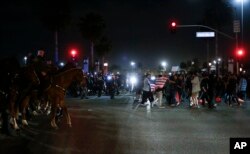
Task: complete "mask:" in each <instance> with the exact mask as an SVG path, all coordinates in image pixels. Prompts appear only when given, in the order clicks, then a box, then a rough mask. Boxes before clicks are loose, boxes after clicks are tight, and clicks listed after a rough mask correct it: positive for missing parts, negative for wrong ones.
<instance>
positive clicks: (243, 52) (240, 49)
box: [236, 48, 245, 58]
mask: <svg viewBox="0 0 250 154" xmlns="http://www.w3.org/2000/svg"><path fill="white" fill-rule="evenodd" d="M244 55H245V51H244V49H242V48H239V49H237V50H236V56H237V57H238V58H242V57H243V56H244Z"/></svg>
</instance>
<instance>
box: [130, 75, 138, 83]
mask: <svg viewBox="0 0 250 154" xmlns="http://www.w3.org/2000/svg"><path fill="white" fill-rule="evenodd" d="M136 82H137V79H136V77H135V76H132V77H131V78H130V83H132V84H135V83H136Z"/></svg>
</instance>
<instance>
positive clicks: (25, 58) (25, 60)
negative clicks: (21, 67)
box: [23, 56, 28, 65]
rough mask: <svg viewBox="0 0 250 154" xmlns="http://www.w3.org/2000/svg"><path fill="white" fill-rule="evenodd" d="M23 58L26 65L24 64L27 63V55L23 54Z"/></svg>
mask: <svg viewBox="0 0 250 154" xmlns="http://www.w3.org/2000/svg"><path fill="white" fill-rule="evenodd" d="M23 60H24V64H25V65H26V64H27V60H28V57H27V56H24V57H23Z"/></svg>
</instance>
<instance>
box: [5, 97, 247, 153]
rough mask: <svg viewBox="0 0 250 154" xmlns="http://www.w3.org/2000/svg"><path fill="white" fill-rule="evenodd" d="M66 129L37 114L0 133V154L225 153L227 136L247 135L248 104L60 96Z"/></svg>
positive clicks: (227, 144)
mask: <svg viewBox="0 0 250 154" xmlns="http://www.w3.org/2000/svg"><path fill="white" fill-rule="evenodd" d="M66 102H67V106H68V109H69V113H70V114H71V118H72V128H69V127H68V126H67V125H66V122H65V120H62V121H60V123H59V129H57V130H54V129H52V128H51V127H50V123H49V116H46V115H38V116H35V117H33V118H32V119H31V120H30V121H29V124H30V125H29V127H26V128H22V130H21V132H20V134H19V135H18V134H17V133H16V132H14V131H12V133H11V134H12V136H6V135H3V134H0V154H9V153H13V154H17V153H18V154H20V153H25V154H61V153H62V154H229V139H230V137H250V125H249V121H250V112H249V110H250V105H249V102H246V103H245V104H244V105H243V106H241V107H237V106H233V107H229V106H227V105H226V104H225V103H220V104H218V106H217V108H216V109H208V108H207V107H201V108H200V109H191V108H189V106H188V104H187V103H182V104H181V105H180V106H178V107H168V106H166V108H161V109H159V108H157V107H154V108H151V109H150V110H146V107H142V106H137V103H133V96H132V95H130V94H123V95H120V96H116V97H115V99H114V100H111V99H110V98H109V97H108V96H102V97H100V98H99V97H96V96H91V97H90V98H89V99H83V100H81V99H79V98H66Z"/></svg>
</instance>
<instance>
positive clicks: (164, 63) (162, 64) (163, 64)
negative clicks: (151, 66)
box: [161, 61, 167, 71]
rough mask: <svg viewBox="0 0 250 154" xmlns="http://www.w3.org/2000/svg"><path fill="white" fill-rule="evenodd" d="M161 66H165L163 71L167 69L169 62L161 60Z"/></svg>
mask: <svg viewBox="0 0 250 154" xmlns="http://www.w3.org/2000/svg"><path fill="white" fill-rule="evenodd" d="M161 66H162V67H163V71H166V67H167V63H166V62H165V61H163V62H161Z"/></svg>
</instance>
